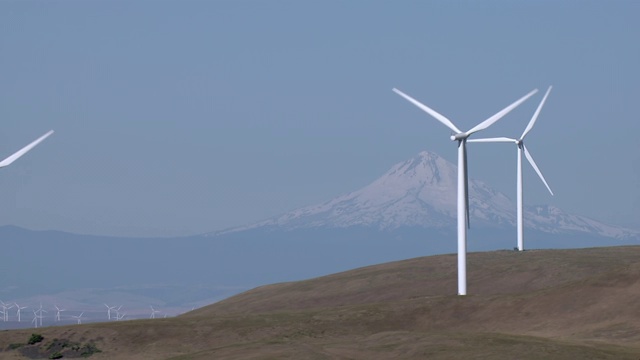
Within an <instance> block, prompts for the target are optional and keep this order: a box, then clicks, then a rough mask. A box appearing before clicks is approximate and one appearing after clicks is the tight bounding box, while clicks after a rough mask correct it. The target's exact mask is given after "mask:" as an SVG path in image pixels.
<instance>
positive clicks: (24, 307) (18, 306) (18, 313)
mask: <svg viewBox="0 0 640 360" xmlns="http://www.w3.org/2000/svg"><path fill="white" fill-rule="evenodd" d="M14 304H15V305H16V307H17V308H18V311H16V315H17V316H18V322H20V310H23V309H26V308H27V307H26V306H22V307H21V306H20V305H18V303H14Z"/></svg>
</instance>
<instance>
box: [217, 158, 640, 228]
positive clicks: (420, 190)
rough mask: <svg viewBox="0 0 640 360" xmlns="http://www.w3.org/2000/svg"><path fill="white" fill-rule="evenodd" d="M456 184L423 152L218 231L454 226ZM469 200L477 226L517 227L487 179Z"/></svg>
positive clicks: (536, 219) (535, 222) (447, 166)
mask: <svg viewBox="0 0 640 360" xmlns="http://www.w3.org/2000/svg"><path fill="white" fill-rule="evenodd" d="M456 189H457V167H456V165H454V164H452V163H451V162H449V161H447V160H445V159H444V158H442V157H440V156H439V155H437V154H435V153H431V152H427V151H423V152H421V153H419V154H418V155H417V156H415V157H413V158H412V159H409V160H407V161H404V162H401V163H398V164H396V165H394V166H392V167H391V169H389V171H387V172H386V173H385V174H384V175H382V176H381V177H380V178H378V179H377V180H375V181H374V182H372V183H371V184H369V185H367V186H365V187H364V188H362V189H360V190H357V191H354V192H352V193H349V194H346V195H342V196H338V197H336V198H334V199H332V200H329V201H327V202H325V203H322V204H318V205H312V206H307V207H304V208H300V209H297V210H293V211H291V212H288V213H286V214H284V215H281V216H278V217H274V218H271V219H268V220H265V221H262V222H259V223H256V224H253V225H250V226H246V227H239V228H233V229H229V230H226V231H223V232H219V233H216V234H215V235H220V234H224V233H230V232H237V231H243V230H249V229H257V228H265V229H266V228H269V229H281V230H294V229H308V228H316V227H318V228H319V227H324V228H348V227H353V226H364V227H370V228H377V229H379V230H382V231H387V230H394V229H397V228H400V227H423V228H443V229H444V228H449V229H451V228H455V224H456V216H457V213H456V206H457V205H456V196H457V195H456ZM469 201H470V207H469V208H470V221H471V224H472V226H473V227H491V228H512V227H515V212H516V206H515V203H514V202H513V201H511V200H510V199H509V197H507V196H506V195H504V194H502V193H499V192H497V191H495V190H493V189H491V188H490V187H489V186H488V185H486V184H485V183H483V182H481V181H478V180H474V179H471V178H470V179H469ZM524 218H525V225H526V228H530V229H535V230H539V231H543V232H548V233H565V232H567V233H571V232H584V233H592V234H594V235H596V234H597V235H600V236H606V237H615V238H627V237H640V232H637V231H633V230H628V229H622V228H618V227H614V226H609V225H605V224H602V223H600V222H598V221H595V220H592V219H588V218H585V217H581V216H578V215H571V214H567V213H565V212H563V211H562V210H560V209H558V208H556V207H553V206H534V207H527V208H525V214H524Z"/></svg>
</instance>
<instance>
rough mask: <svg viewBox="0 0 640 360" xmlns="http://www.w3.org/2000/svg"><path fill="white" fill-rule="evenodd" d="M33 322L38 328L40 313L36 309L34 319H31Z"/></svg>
mask: <svg viewBox="0 0 640 360" xmlns="http://www.w3.org/2000/svg"><path fill="white" fill-rule="evenodd" d="M41 317H42V316H40V318H41ZM31 322H32V323H33V324H34V325H35V328H36V329H37V328H38V313H37V312H36V310H33V320H31Z"/></svg>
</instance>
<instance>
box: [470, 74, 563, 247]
mask: <svg viewBox="0 0 640 360" xmlns="http://www.w3.org/2000/svg"><path fill="white" fill-rule="evenodd" d="M551 88H552V87H551V86H549V89H547V92H546V93H545V94H544V97H543V98H542V101H541V102H540V105H538V108H537V109H536V112H535V113H534V114H533V116H532V117H531V120H529V124H528V125H527V127H526V128H525V129H524V132H523V133H522V135H521V136H520V138H519V139H512V138H507V137H498V138H486V139H472V140H469V142H510V143H515V144H516V147H517V149H518V166H517V171H516V172H517V174H516V178H517V180H516V183H517V184H516V192H517V194H516V197H517V219H516V222H517V228H518V229H517V231H518V251H523V250H524V219H523V201H522V198H523V195H522V193H523V192H522V153H523V152H524V155H525V156H526V158H527V160H529V164H531V167H533V169H534V170H535V171H536V173H537V174H538V176H539V177H540V180H542V182H543V183H544V185H545V186H546V187H547V190H549V193H551V195H553V191H551V188H550V187H549V184H547V181H546V180H545V179H544V176H542V172H541V171H540V169H539V168H538V165H536V162H535V161H533V157H532V156H531V154H530V153H529V150H527V147H526V146H524V138H525V136H527V134H528V133H529V131H531V129H532V128H533V125H534V124H535V123H536V120H537V119H538V115H539V114H540V110H542V106H544V102H545V101H546V100H547V96H549V93H550V92H551Z"/></svg>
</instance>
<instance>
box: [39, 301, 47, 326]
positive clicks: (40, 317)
mask: <svg viewBox="0 0 640 360" xmlns="http://www.w3.org/2000/svg"><path fill="white" fill-rule="evenodd" d="M37 312H39V313H40V314H39V315H38V318H39V319H40V326H42V317H43V316H42V313H43V312H47V310H45V309H43V308H42V303H40V308H39V309H38V310H37Z"/></svg>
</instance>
